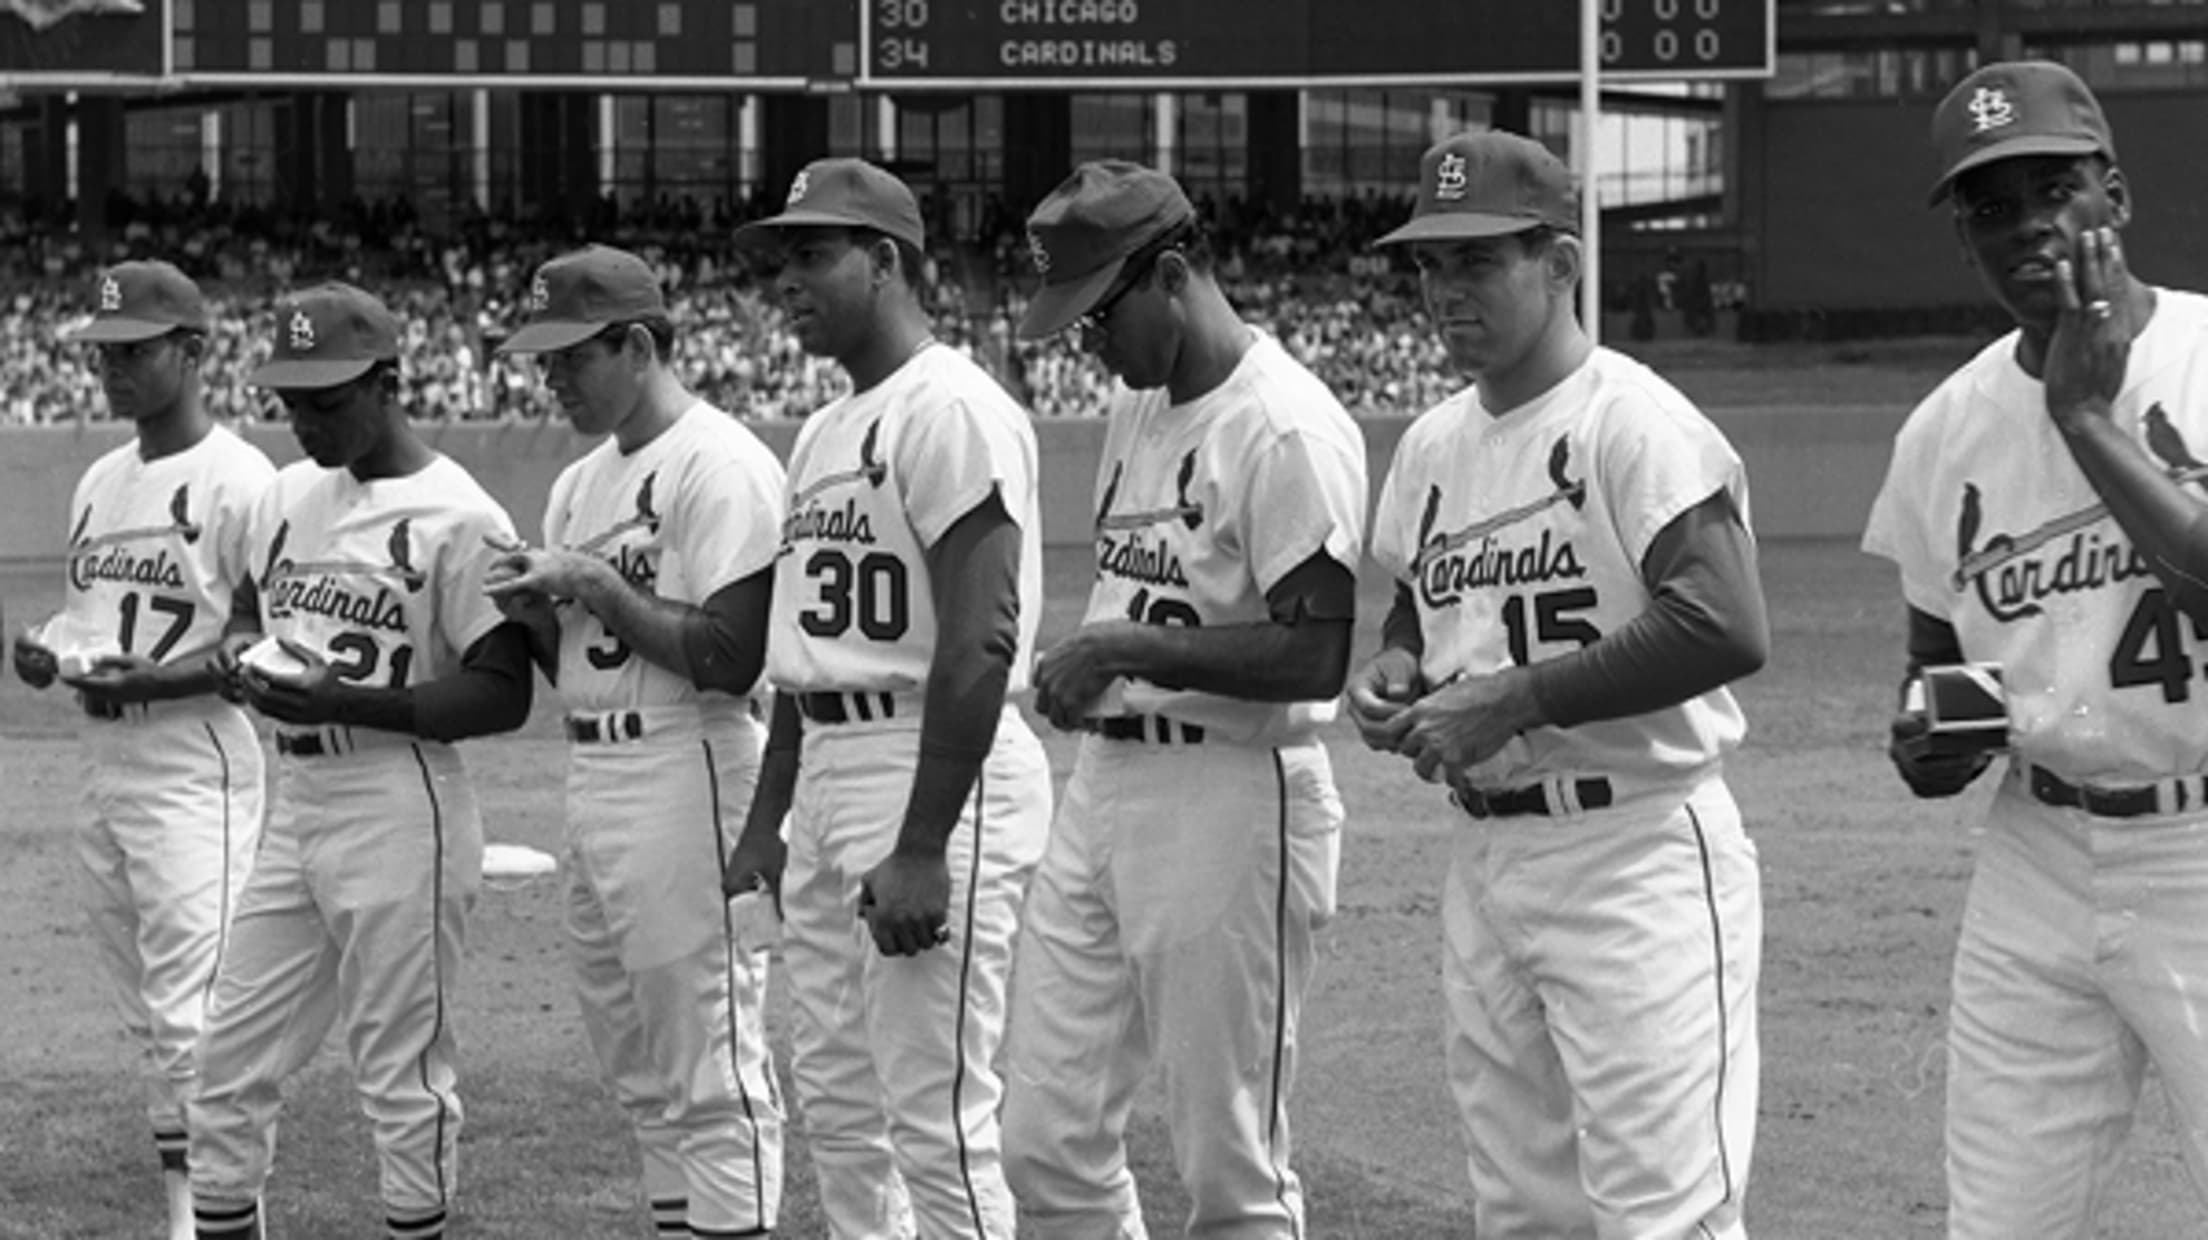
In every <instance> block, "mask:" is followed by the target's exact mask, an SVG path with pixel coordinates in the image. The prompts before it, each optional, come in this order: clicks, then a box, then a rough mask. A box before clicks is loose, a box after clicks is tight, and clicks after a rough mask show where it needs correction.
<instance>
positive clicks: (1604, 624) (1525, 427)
mask: <svg viewBox="0 0 2208 1240" xmlns="http://www.w3.org/2000/svg"><path fill="white" fill-rule="evenodd" d="M1720 491H1723V492H1726V493H1727V494H1729V495H1730V496H1731V497H1732V500H1733V504H1734V507H1735V508H1736V509H1737V510H1738V511H1739V513H1740V514H1741V518H1742V520H1743V521H1746V520H1747V517H1748V483H1747V475H1746V472H1745V471H1744V470H1743V469H1742V468H1741V463H1740V458H1739V457H1738V456H1737V455H1736V454H1735V453H1734V452H1733V449H1732V446H1731V445H1730V444H1729V443H1727V442H1726V440H1725V437H1724V435H1723V433H1721V432H1720V431H1719V430H1718V429H1717V427H1716V426H1715V425H1713V424H1712V423H1711V422H1710V421H1709V419H1707V418H1706V417H1704V416H1703V415H1702V413H1701V411H1700V410H1698V409H1696V408H1695V407H1694V405H1693V403H1692V402H1691V401H1689V400H1688V399H1687V398H1686V397H1685V396H1684V395H1682V394H1681V393H1680V392H1679V391H1678V389H1676V388H1674V387H1672V386H1671V385H1670V384H1669V383H1666V382H1665V381H1664V380H1663V379H1662V378H1660V377H1658V376H1657V375H1656V374H1655V372H1653V371H1651V370H1649V369H1648V368H1647V367H1645V366H1643V365H1641V364H1640V363H1638V362H1636V361H1634V360H1632V359H1631V358H1628V357H1625V356H1624V355H1622V354H1619V353H1615V352H1612V351H1610V350H1608V349H1596V350H1595V351H1594V353H1593V354H1592V355H1591V356H1590V357H1589V359H1588V361H1587V362H1586V363H1585V364H1583V365H1581V366H1580V367H1579V369H1577V370H1575V371H1573V372H1572V374H1571V375H1570V376H1568V377H1566V378H1565V379H1564V380H1563V381H1562V382H1560V383H1558V384H1557V385H1556V386H1555V387H1554V388H1552V389H1550V390H1549V391H1548V392H1546V393H1544V394H1543V395H1541V396H1539V397H1536V398H1535V399H1533V400H1531V401H1529V402H1527V403H1525V404H1523V405H1520V406H1519V407H1517V408H1515V409H1511V410H1508V411H1506V412H1504V413H1502V414H1501V415H1500V416H1495V415H1491V414H1490V413H1489V412H1488V411H1487V409H1486V408H1485V407H1484V406H1482V405H1481V403H1480V400H1479V396H1478V394H1477V391H1476V389H1467V390H1465V391H1463V392H1460V393H1458V394H1457V395H1455V396H1452V397H1450V398H1449V399H1447V400H1445V401H1443V402H1442V403H1440V404H1438V405H1436V406H1434V407H1433V408H1432V409H1429V410H1427V411H1426V412H1425V413H1424V414H1422V415H1420V417H1419V418H1418V420H1417V421H1416V422H1414V423H1412V424H1411V427H1410V429H1408V430H1407V431H1405V432H1404V435H1403V439H1402V442H1401V443H1400V444H1398V445H1397V447H1396V451H1395V461H1394V465H1393V467H1392V468H1391V469H1390V470H1389V473H1388V479H1387V482H1386V483H1385V484H1384V485H1383V487H1382V489H1381V495H1380V503H1379V508H1378V511H1377V513H1376V515H1375V517H1374V519H1373V544H1372V549H1373V556H1374V558H1375V559H1377V560H1379V561H1380V563H1381V564H1383V565H1384V566H1386V568H1387V569H1388V571H1389V572H1391V573H1393V574H1394V575H1395V577H1396V578H1397V579H1398V580H1399V581H1401V582H1403V583H1405V584H1406V585H1408V586H1409V587H1410V588H1411V590H1412V592H1413V594H1414V595H1415V597H1416V600H1417V608H1418V620H1419V631H1420V634H1421V636H1422V637H1423V638H1424V641H1425V654H1424V656H1423V658H1422V660H1421V664H1420V671H1421V673H1422V674H1423V675H1424V677H1425V679H1426V681H1427V682H1428V683H1429V684H1435V685H1439V684H1441V683H1443V682H1445V681H1447V680H1449V679H1451V678H1453V677H1456V676H1460V675H1482V674H1490V673H1494V672H1497V671H1501V670H1503V669H1505V668H1509V667H1523V666H1529V665H1532V664H1536V663H1540V662H1542V661H1544V660H1547V659H1553V658H1557V657H1560V656H1563V655H1566V654H1569V653H1571V652H1573V651H1575V650H1578V649H1581V648H1582V647H1585V646H1587V645H1590V644H1592V643H1594V642H1596V641H1599V640H1600V639H1601V638H1603V637H1604V636H1606V635H1607V634H1610V633H1614V632H1616V631H1617V630H1618V629H1620V628H1622V627H1624V626H1625V625H1626V624H1627V623H1629V622H1630V621H1632V620H1633V618H1634V617H1636V616H1638V615H1640V614H1641V613H1642V612H1643V611H1645V610H1646V609H1647V607H1648V605H1649V603H1650V601H1651V600H1650V595H1649V592H1648V587H1647V585H1646V583H1645V582H1644V581H1643V579H1642V575H1641V563H1642V560H1643V559H1644V558H1645V556H1646V555H1647V553H1648V548H1649V544H1650V543H1651V542H1653V541H1654V540H1655V538H1656V535H1657V534H1658V533H1659V532H1660V531H1662V530H1663V528H1664V527H1665V526H1666V525H1668V524H1670V523H1671V522H1672V521H1673V520H1674V519H1675V518H1677V517H1678V516H1679V515H1680V514H1682V513H1684V512H1686V511H1687V510H1688V509H1690V508H1692V507H1694V506H1695V505H1697V504H1699V503H1701V502H1703V501H1704V500H1706V499H1708V498H1710V497H1711V496H1712V495H1715V494H1717V493H1719V492H1720ZM1745 730H1746V729H1745V723H1744V721H1743V719H1742V717H1741V713H1740V709H1739V706H1738V705H1737V704H1736V703H1735V702H1734V700H1733V697H1732V694H1731V693H1730V692H1729V691H1728V690H1726V689H1724V688H1722V687H1721V688H1717V689H1713V690H1711V691H1709V692H1707V693H1704V694H1701V695H1700V696H1698V697H1694V698H1691V699H1689V700H1687V701H1685V702H1682V703H1680V704H1678V705H1675V706H1668V707H1664V708H1662V709H1659V710H1654V711H1650V712H1647V713H1645V714H1640V715H1633V716H1628V717H1626V718H1621V719H1604V720H1597V721H1594V722H1590V723H1584V724H1580V725H1578V726H1576V727H1571V728H1557V727H1537V728H1533V729H1530V730H1528V731H1526V732H1525V733H1522V734H1521V735H1519V736H1517V737H1514V738H1513V739H1512V740H1511V741H1510V742H1509V743H1508V744H1506V745H1505V746H1504V747H1503V748H1502V750H1501V751H1500V752H1498V753H1496V754H1495V755H1493V756H1492V757H1490V758H1489V759H1487V760H1486V761H1485V762H1483V763H1481V764H1480V765H1479V766H1478V767H1476V768H1474V769H1473V770H1472V771H1470V772H1468V774H1469V776H1470V778H1471V780H1472V782H1473V783H1474V784H1475V785H1477V786H1479V787H1483V788H1502V787H1515V786H1519V785H1523V784H1528V783H1532V782H1536V781H1538V780H1541V779H1545V778H1548V777H1550V776H1572V775H1583V774H1584V775H1606V776H1617V777H1623V778H1626V779H1633V780H1642V781H1647V782H1650V783H1664V782H1674V781H1677V780H1679V779H1682V778H1687V777H1690V776H1692V775H1693V774H1695V773H1697V772H1700V771H1702V770H1704V769H1706V768H1708V767H1710V766H1712V765H1713V764H1714V763H1716V762H1718V761H1719V760H1720V759H1721V758H1722V757H1723V755H1724V754H1725V753H1726V752H1727V751H1729V750H1731V749H1732V748H1733V747H1734V746H1736V745H1738V744H1739V742H1740V739H1741V736H1742V735H1743V733H1744V732H1745Z"/></svg>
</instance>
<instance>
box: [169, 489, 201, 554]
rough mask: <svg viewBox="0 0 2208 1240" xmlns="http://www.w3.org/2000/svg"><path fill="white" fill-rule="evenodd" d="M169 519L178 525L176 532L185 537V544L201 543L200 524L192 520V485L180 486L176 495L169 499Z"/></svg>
mask: <svg viewBox="0 0 2208 1240" xmlns="http://www.w3.org/2000/svg"><path fill="white" fill-rule="evenodd" d="M169 519H170V520H171V521H173V522H175V523H176V525H175V528H176V532H177V533H178V534H179V535H181V536H182V537H183V539H184V541H185V542H187V543H196V542H198V541H199V534H200V528H199V523H198V522H196V521H194V520H192V484H191V483H189V482H186V483H182V484H180V485H178V487H177V488H176V494H174V495H171V496H170V497H169Z"/></svg>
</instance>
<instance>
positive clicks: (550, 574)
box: [483, 547, 613, 612]
mask: <svg viewBox="0 0 2208 1240" xmlns="http://www.w3.org/2000/svg"><path fill="white" fill-rule="evenodd" d="M612 572H613V569H612V567H611V566H609V565H608V564H607V563H606V562H605V561H604V560H601V559H599V558H598V557H596V556H590V555H584V554H582V553H581V552H579V551H555V550H547V549H545V548H542V547H522V548H518V549H514V550H508V551H505V552H503V553H501V554H500V555H499V557H498V558H497V559H495V560H493V561H491V566H490V568H489V569H487V570H485V572H484V574H483V592H484V593H485V594H488V595H490V596H491V601H492V602H494V603H496V604H498V607H499V610H500V611H501V612H504V611H505V610H506V600H508V599H510V598H512V599H517V600H520V601H519V602H518V604H517V605H520V606H528V605H529V604H528V603H527V601H526V600H527V597H528V596H529V595H532V594H534V595H537V596H538V597H540V598H545V599H553V600H565V599H572V598H577V597H580V596H581V595H582V593H583V591H585V590H587V589H589V588H590V586H591V584H592V583H593V582H594V581H595V580H596V579H597V578H598V576H599V575H600V574H610V573H612Z"/></svg>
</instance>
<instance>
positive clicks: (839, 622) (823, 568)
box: [797, 547, 912, 642]
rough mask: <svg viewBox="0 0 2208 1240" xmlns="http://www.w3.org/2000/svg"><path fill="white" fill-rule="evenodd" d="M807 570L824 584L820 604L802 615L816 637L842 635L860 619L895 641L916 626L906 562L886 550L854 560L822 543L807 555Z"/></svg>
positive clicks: (881, 637)
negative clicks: (821, 546)
mask: <svg viewBox="0 0 2208 1240" xmlns="http://www.w3.org/2000/svg"><path fill="white" fill-rule="evenodd" d="M805 575H806V576H808V577H811V578H812V579H813V580H814V581H815V582H817V583H819V586H820V605H819V606H817V607H814V608H812V609H811V610H809V611H806V612H802V613H800V614H799V615H798V618H797V622H798V624H800V625H802V626H803V627H804V629H805V631H806V632H807V633H810V634H812V635H813V636H814V637H841V636H843V635H844V634H845V633H847V632H849V631H850V629H851V626H852V625H853V624H854V623H856V624H857V625H858V626H859V632H861V633H863V634H865V635H866V636H867V637H868V638H870V639H872V640H874V641H878V642H893V641H896V640H897V639H898V638H900V637H903V636H904V635H905V630H906V629H909V628H911V627H912V597H911V593H910V588H909V577H908V574H907V572H906V569H905V562H904V561H903V560H900V559H898V558H897V557H896V556H893V555H891V554H889V553H888V552H886V551H869V552H867V553H866V554H865V555H862V556H860V557H859V558H858V559H857V560H855V561H854V560H853V559H852V558H851V557H850V556H849V555H847V554H845V553H844V552H843V551H842V550H841V549H839V548H835V547H823V548H821V549H820V550H818V551H815V552H814V553H813V558H812V559H809V560H807V561H805Z"/></svg>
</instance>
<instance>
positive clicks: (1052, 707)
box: [1035, 620, 1143, 732]
mask: <svg viewBox="0 0 2208 1240" xmlns="http://www.w3.org/2000/svg"><path fill="white" fill-rule="evenodd" d="M1142 627H1143V626H1141V625H1139V624H1136V623H1135V622H1134V621H1132V620H1105V621H1100V622H1098V623H1095V624H1084V625H1082V626H1081V627H1080V628H1078V629H1075V630H1074V631H1073V635H1072V636H1070V637H1068V638H1066V640H1064V641H1062V642H1059V643H1058V644H1057V645H1055V646H1052V647H1051V648H1050V649H1048V650H1046V651H1044V652H1043V655H1042V657H1041V658H1039V659H1037V660H1035V709H1036V710H1037V711H1038V712H1040V713H1041V714H1042V716H1043V717H1044V718H1046V719H1048V720H1050V723H1051V726H1052V727H1055V728H1057V729H1058V730H1059V731H1061V732H1071V731H1074V730H1075V729H1077V728H1079V727H1080V726H1081V721H1082V719H1083V718H1084V717H1085V716H1086V715H1087V714H1088V712H1089V710H1090V709H1091V708H1092V707H1094V706H1095V705H1096V700H1097V699H1098V698H1100V697H1102V696H1104V690H1105V689H1107V688H1109V687H1110V686H1111V683H1112V682H1113V681H1114V680H1117V679H1118V678H1119V676H1120V675H1121V672H1120V671H1119V670H1118V669H1117V667H1116V666H1115V660H1116V655H1115V652H1116V650H1117V649H1118V646H1119V644H1120V643H1121V642H1122V641H1124V640H1126V639H1127V638H1128V637H1129V636H1131V635H1139V630H1140V629H1141V628H1142ZM1130 630H1133V631H1136V632H1135V633H1132V634H1131V633H1130Z"/></svg>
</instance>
